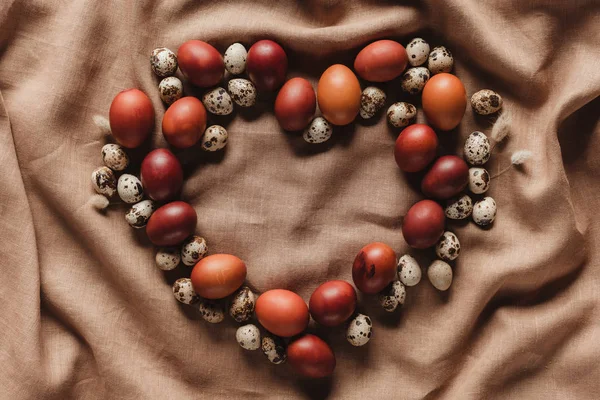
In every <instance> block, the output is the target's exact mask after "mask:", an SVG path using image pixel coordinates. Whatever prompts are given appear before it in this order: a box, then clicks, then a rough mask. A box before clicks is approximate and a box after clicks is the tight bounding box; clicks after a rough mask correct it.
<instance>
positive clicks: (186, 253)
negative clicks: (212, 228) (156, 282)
mask: <svg viewBox="0 0 600 400" xmlns="http://www.w3.org/2000/svg"><path fill="white" fill-rule="evenodd" d="M206 253H208V246H207V245H206V240H205V239H204V238H203V237H200V236H196V235H194V236H190V237H189V238H187V239H186V240H185V242H183V245H182V246H181V261H183V263H184V264H185V265H187V266H188V267H193V266H194V265H196V263H197V262H198V261H200V260H201V259H203V258H204V257H205V256H206Z"/></svg>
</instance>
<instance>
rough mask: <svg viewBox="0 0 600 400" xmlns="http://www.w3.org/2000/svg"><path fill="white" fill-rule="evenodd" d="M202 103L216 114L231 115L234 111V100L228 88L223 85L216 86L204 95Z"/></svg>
mask: <svg viewBox="0 0 600 400" xmlns="http://www.w3.org/2000/svg"><path fill="white" fill-rule="evenodd" d="M202 104H204V107H206V109H207V110H208V111H209V112H210V113H212V114H215V115H229V114H231V112H232V111H233V102H232V101H231V97H230V96H229V93H227V90H225V89H223V88H222V87H217V88H214V89H212V90H210V91H208V92H206V94H205V95H204V96H202Z"/></svg>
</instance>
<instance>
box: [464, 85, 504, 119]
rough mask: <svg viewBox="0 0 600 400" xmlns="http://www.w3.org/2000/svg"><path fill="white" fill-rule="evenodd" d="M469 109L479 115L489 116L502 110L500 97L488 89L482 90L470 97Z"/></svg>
mask: <svg viewBox="0 0 600 400" xmlns="http://www.w3.org/2000/svg"><path fill="white" fill-rule="evenodd" d="M471 107H472V108H473V110H474V111H475V112H476V113H477V114H479V115H489V114H493V113H495V112H497V111H498V110H500V109H501V108H502V97H501V96H500V95H499V94H498V93H496V92H494V91H493V90H490V89H482V90H480V91H478V92H475V93H473V96H471Z"/></svg>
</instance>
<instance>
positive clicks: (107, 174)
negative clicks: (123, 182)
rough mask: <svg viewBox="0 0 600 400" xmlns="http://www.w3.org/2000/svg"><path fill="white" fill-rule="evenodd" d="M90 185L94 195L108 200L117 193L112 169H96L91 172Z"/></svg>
mask: <svg viewBox="0 0 600 400" xmlns="http://www.w3.org/2000/svg"><path fill="white" fill-rule="evenodd" d="M92 184H93V185H94V190H95V191H96V193H99V194H103V195H105V196H106V197H109V198H110V197H112V196H114V194H115V192H116V191H117V179H116V178H115V174H114V173H113V172H112V169H110V168H108V167H98V168H96V169H95V170H94V172H92Z"/></svg>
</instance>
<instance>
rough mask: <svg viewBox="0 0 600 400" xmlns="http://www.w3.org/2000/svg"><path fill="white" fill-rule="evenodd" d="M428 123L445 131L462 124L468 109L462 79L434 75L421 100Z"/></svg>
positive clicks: (427, 84) (450, 75)
mask: <svg viewBox="0 0 600 400" xmlns="http://www.w3.org/2000/svg"><path fill="white" fill-rule="evenodd" d="M421 104H422V106H423V111H424V112H425V116H426V117H427V121H428V122H429V123H430V124H431V125H433V126H434V127H436V128H438V129H441V130H443V131H448V130H450V129H454V128H456V127H457V126H458V124H460V121H461V120H462V117H463V115H465V110H466V108H467V92H466V91H465V87H464V86H463V84H462V82H461V81H460V79H458V78H457V77H456V76H454V75H452V74H447V73H441V74H437V75H434V76H433V77H432V78H431V79H429V81H427V83H426V84H425V88H423V94H422V99H421Z"/></svg>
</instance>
